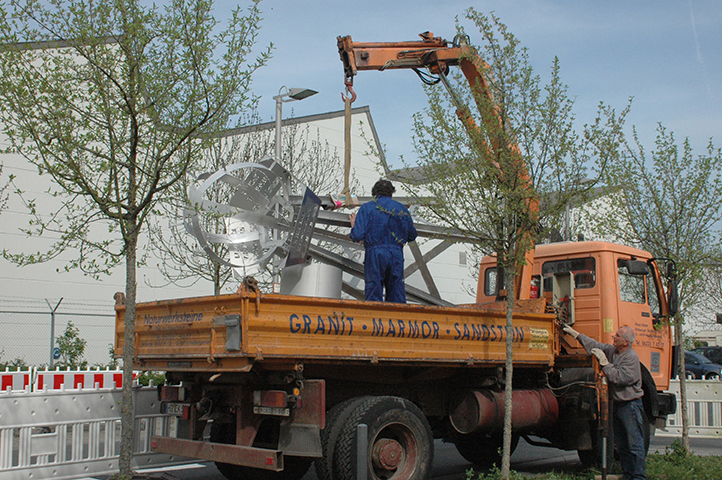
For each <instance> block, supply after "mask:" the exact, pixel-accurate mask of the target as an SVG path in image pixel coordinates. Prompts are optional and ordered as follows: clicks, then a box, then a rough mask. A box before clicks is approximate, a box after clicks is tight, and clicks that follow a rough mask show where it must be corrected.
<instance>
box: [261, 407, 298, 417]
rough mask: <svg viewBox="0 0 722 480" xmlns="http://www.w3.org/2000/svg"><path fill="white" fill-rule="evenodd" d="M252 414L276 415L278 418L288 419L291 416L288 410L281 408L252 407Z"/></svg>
mask: <svg viewBox="0 0 722 480" xmlns="http://www.w3.org/2000/svg"><path fill="white" fill-rule="evenodd" d="M253 413H256V414H258V415H276V416H278V417H288V416H289V415H291V409H290V408H281V407H253Z"/></svg>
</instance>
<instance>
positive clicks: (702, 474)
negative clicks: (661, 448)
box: [647, 440, 722, 480]
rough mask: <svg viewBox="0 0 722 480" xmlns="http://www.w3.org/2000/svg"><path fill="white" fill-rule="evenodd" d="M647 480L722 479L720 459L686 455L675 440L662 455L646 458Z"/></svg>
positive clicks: (721, 461) (680, 443) (679, 442)
mask: <svg viewBox="0 0 722 480" xmlns="http://www.w3.org/2000/svg"><path fill="white" fill-rule="evenodd" d="M647 478H648V479H649V480H677V479H682V478H683V479H684V480H717V479H719V478H722V457H719V456H716V457H700V456H697V455H694V454H692V453H688V452H687V451H686V450H685V448H684V446H683V444H682V442H681V441H679V440H675V441H674V443H672V445H671V446H669V447H666V448H665V452H664V454H663V455H650V456H648V457H647Z"/></svg>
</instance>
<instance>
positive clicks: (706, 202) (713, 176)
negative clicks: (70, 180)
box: [594, 124, 722, 316]
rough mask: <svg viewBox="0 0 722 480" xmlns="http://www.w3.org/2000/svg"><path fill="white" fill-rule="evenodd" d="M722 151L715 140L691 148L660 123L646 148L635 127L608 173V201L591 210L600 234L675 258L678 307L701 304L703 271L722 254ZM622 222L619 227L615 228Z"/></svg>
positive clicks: (703, 284) (716, 262) (661, 255)
mask: <svg viewBox="0 0 722 480" xmlns="http://www.w3.org/2000/svg"><path fill="white" fill-rule="evenodd" d="M721 164H722V152H721V151H720V149H717V148H715V147H714V145H713V143H712V141H711V140H710V142H709V143H708V145H707V148H706V149H705V151H704V152H703V153H702V154H695V153H694V152H693V150H692V146H691V144H690V143H689V140H688V139H685V140H684V141H683V142H682V143H681V144H680V143H678V142H677V140H676V138H675V136H674V133H673V132H670V131H668V130H667V129H666V128H665V127H664V126H663V125H661V124H659V125H658V127H657V137H656V139H655V142H654V147H653V148H652V149H651V150H650V151H647V150H646V149H645V148H644V146H643V145H642V144H641V142H640V139H639V137H638V135H637V132H636V130H635V131H634V135H633V141H631V142H628V141H625V143H624V145H623V149H622V154H621V156H620V158H619V161H618V162H616V163H615V164H614V165H612V166H611V168H609V169H608V170H607V171H606V175H605V181H606V190H607V194H608V196H607V201H608V205H607V208H605V209H604V211H603V212H602V211H600V212H598V214H597V215H595V216H594V221H595V230H596V233H597V235H600V236H612V237H614V238H617V239H618V241H619V242H621V243H624V244H627V245H632V246H636V247H639V248H642V249H644V250H647V251H649V252H651V253H652V254H653V255H654V256H655V257H658V258H671V259H672V260H674V261H675V262H676V264H677V270H678V278H679V301H680V312H681V313H682V316H684V310H685V308H686V307H687V308H688V307H691V306H694V305H695V304H697V303H698V301H699V299H700V295H702V294H703V293H704V291H705V286H706V284H708V283H709V279H708V278H706V276H705V271H706V269H708V267H709V266H710V265H712V264H719V263H720V259H721V258H722V252H721V249H720V238H719V232H718V231H717V228H718V225H717V224H718V222H719V221H720V220H721V219H722V203H720V202H719V198H720V196H722V170H721V169H720V165H721ZM620 227H621V228H620Z"/></svg>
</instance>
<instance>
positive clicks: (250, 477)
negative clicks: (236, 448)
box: [211, 422, 313, 480]
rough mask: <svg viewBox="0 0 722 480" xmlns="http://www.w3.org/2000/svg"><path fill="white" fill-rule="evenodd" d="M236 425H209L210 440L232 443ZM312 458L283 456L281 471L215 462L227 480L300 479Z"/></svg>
mask: <svg viewBox="0 0 722 480" xmlns="http://www.w3.org/2000/svg"><path fill="white" fill-rule="evenodd" d="M235 434H236V425H235V424H233V423H215V422H213V424H212V425H211V442H214V443H234V442H235V440H236V437H235ZM312 462H313V459H312V458H306V457H291V456H284V457H283V467H284V468H283V471H281V472H271V471H268V470H261V469H259V468H251V467H245V466H242V465H233V464H231V463H221V462H215V464H216V468H217V469H218V471H219V472H221V475H223V476H224V477H226V478H227V479H228V480H301V478H303V476H304V475H306V472H307V471H308V469H309V468H310V467H311V463H312Z"/></svg>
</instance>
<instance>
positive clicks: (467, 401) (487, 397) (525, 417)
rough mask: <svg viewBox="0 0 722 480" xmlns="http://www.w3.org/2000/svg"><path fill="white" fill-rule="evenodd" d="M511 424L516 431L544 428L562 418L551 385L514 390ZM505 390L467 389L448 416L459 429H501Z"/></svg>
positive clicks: (468, 430) (455, 402)
mask: <svg viewBox="0 0 722 480" xmlns="http://www.w3.org/2000/svg"><path fill="white" fill-rule="evenodd" d="M511 401H512V405H513V409H512V413H511V425H512V429H513V430H515V431H519V430H529V429H532V428H544V427H549V426H551V425H553V424H554V423H555V422H556V421H557V418H559V404H558V403H557V399H556V397H555V396H554V394H553V393H552V392H551V390H549V389H542V390H515V391H513V392H512V394H511ZM504 411H505V409H504V392H503V391H502V392H496V391H491V390H481V391H475V390H468V391H466V392H463V393H462V394H461V395H459V397H457V398H456V399H455V401H453V402H452V404H451V409H450V410H449V419H450V420H451V425H452V426H453V427H454V429H456V431H457V432H459V433H462V434H468V433H472V432H476V431H492V430H500V429H502V428H503V426H504Z"/></svg>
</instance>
